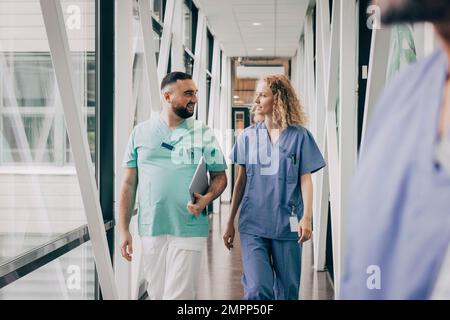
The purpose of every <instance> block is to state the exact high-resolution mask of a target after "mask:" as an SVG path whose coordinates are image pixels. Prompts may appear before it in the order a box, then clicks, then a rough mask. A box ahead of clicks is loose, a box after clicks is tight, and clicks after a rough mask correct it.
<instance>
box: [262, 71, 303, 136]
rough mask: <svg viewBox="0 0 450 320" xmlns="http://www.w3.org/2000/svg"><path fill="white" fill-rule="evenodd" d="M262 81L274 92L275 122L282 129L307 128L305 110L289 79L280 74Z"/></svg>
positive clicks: (273, 118)
mask: <svg viewBox="0 0 450 320" xmlns="http://www.w3.org/2000/svg"><path fill="white" fill-rule="evenodd" d="M262 80H263V81H264V82H265V83H266V84H267V86H268V87H269V88H270V89H271V90H272V94H273V115H272V120H273V122H274V123H276V124H277V125H278V126H279V127H280V128H282V129H285V128H287V127H289V126H295V125H299V126H305V125H306V124H307V116H306V113H305V110H304V108H303V105H302V104H301V103H300V101H299V99H298V98H297V95H296V93H295V90H294V88H293V87H292V85H291V82H290V81H289V79H288V78H287V77H286V76H285V75H282V74H280V75H271V76H267V77H264V78H263V79H262Z"/></svg>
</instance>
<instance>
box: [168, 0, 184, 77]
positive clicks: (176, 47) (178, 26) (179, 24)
mask: <svg viewBox="0 0 450 320" xmlns="http://www.w3.org/2000/svg"><path fill="white" fill-rule="evenodd" d="M183 20H184V17H183V1H175V11H174V14H173V22H172V31H173V32H172V49H171V51H170V54H171V57H172V59H171V71H172V72H173V71H181V72H186V67H185V66H184V48H183Z"/></svg>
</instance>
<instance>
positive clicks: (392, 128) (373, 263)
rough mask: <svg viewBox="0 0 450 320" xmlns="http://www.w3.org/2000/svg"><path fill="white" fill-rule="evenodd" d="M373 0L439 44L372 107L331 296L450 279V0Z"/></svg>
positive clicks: (414, 293) (367, 295)
mask: <svg viewBox="0 0 450 320" xmlns="http://www.w3.org/2000/svg"><path fill="white" fill-rule="evenodd" d="M373 4H375V5H378V6H379V7H380V8H381V20H382V22H383V23H385V24H392V23H415V22H423V21H429V22H431V23H433V25H434V27H435V30H436V32H437V34H438V35H439V38H440V39H441V42H442V46H441V48H440V49H438V50H437V51H436V52H435V53H434V54H432V55H431V56H430V57H428V58H426V59H424V60H423V61H420V62H418V63H416V64H415V65H413V66H411V67H410V68H409V69H408V70H407V71H405V72H403V73H402V74H400V75H399V76H398V77H397V78H396V79H395V80H394V81H393V82H392V83H390V84H389V85H388V87H387V89H386V91H385V92H384V94H383V95H382V97H381V99H380V101H379V103H378V105H377V107H376V109H375V111H374V113H373V115H372V116H371V120H370V123H369V130H368V132H367V135H366V139H365V141H363V145H362V149H361V155H360V159H359V164H358V169H357V173H356V176H355V179H354V181H353V185H352V189H351V192H350V195H351V200H350V206H349V211H348V227H347V242H346V246H345V260H344V270H343V276H342V282H341V290H340V293H339V298H341V299H430V298H436V297H442V296H439V294H438V293H437V292H436V290H437V288H439V290H440V292H441V293H442V292H443V291H442V290H444V291H445V290H447V292H448V289H449V288H448V286H450V282H449V281H444V280H443V279H444V278H445V276H446V274H448V272H450V270H448V266H446V263H445V261H446V255H448V254H447V250H448V247H449V243H450V163H449V162H450V81H449V63H448V61H449V57H450V1H448V0H378V1H373ZM445 287H447V289H445Z"/></svg>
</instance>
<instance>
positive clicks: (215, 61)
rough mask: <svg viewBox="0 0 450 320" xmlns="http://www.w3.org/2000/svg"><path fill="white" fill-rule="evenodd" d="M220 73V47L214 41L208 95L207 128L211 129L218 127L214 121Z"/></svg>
mask: <svg viewBox="0 0 450 320" xmlns="http://www.w3.org/2000/svg"><path fill="white" fill-rule="evenodd" d="M219 71H220V46H219V41H217V39H216V40H215V41H214V47H213V58H212V72H211V74H212V77H211V91H210V95H209V114H208V126H210V127H211V128H214V127H218V123H217V122H216V120H218V119H219V111H220V110H219V109H220V105H219V104H218V103H217V101H218V98H220V95H219V94H220V79H218V76H219Z"/></svg>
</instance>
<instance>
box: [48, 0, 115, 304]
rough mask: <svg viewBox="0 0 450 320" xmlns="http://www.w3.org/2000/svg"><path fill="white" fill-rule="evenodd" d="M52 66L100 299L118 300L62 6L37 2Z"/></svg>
mask: <svg viewBox="0 0 450 320" xmlns="http://www.w3.org/2000/svg"><path fill="white" fill-rule="evenodd" d="M40 5H41V8H42V14H43V17H44V24H45V29H46V32H47V36H48V42H49V46H50V52H51V55H52V62H53V67H54V69H55V73H56V79H57V84H58V88H59V93H60V95H61V101H62V106H63V110H64V117H65V120H66V125H67V132H68V135H69V140H70V144H71V147H72V151H73V156H74V160H75V167H76V169H77V177H78V181H79V184H80V189H81V197H82V200H83V205H84V210H85V213H86V219H87V222H88V229H89V235H90V238H91V243H92V248H93V252H94V258H95V262H96V267H97V272H98V277H99V283H100V286H101V288H102V294H103V297H104V298H105V299H107V300H113V299H117V298H118V294H117V288H116V285H115V282H114V273H113V268H112V263H111V258H110V256H109V251H108V242H107V240H106V231H105V225H104V223H103V215H102V210H101V207H100V201H99V195H98V190H97V186H96V182H95V177H94V172H93V169H92V161H91V156H90V151H89V145H88V140H87V134H86V131H85V130H84V128H83V126H82V118H81V104H80V102H79V101H78V100H79V99H78V97H77V94H76V91H75V83H74V81H73V79H74V73H73V70H72V69H73V68H72V60H71V55H70V48H69V40H68V37H67V33H66V28H65V22H64V16H63V11H62V8H61V3H60V2H58V1H54V0H40Z"/></svg>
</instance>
